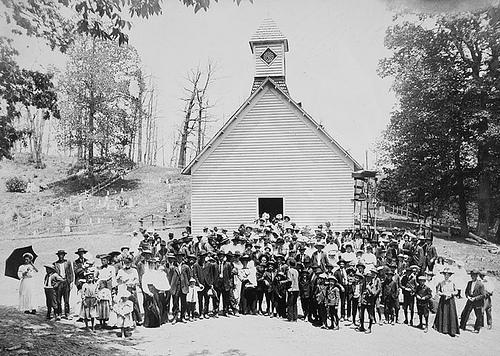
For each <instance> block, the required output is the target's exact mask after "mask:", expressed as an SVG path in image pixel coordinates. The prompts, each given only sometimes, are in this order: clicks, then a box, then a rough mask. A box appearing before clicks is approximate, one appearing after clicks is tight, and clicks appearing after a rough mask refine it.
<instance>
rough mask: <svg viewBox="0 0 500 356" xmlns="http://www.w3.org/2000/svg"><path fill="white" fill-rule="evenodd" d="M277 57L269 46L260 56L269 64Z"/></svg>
mask: <svg viewBox="0 0 500 356" xmlns="http://www.w3.org/2000/svg"><path fill="white" fill-rule="evenodd" d="M276 57H278V55H277V54H276V53H274V52H273V51H272V50H271V49H270V48H269V47H268V48H267V49H266V50H265V51H264V52H263V53H262V54H261V55H260V58H262V60H263V61H264V62H266V63H267V65H270V64H271V63H273V61H274V60H275V59H276Z"/></svg>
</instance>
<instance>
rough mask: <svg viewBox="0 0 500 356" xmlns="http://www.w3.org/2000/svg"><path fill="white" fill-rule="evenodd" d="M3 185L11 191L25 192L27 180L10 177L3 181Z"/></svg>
mask: <svg viewBox="0 0 500 356" xmlns="http://www.w3.org/2000/svg"><path fill="white" fill-rule="evenodd" d="M5 187H6V188H7V191H8V192H11V193H25V192H26V188H27V187H28V182H26V181H25V180H24V179H22V178H19V177H11V178H9V179H7V180H6V181H5Z"/></svg>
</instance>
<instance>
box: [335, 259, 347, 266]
mask: <svg viewBox="0 0 500 356" xmlns="http://www.w3.org/2000/svg"><path fill="white" fill-rule="evenodd" d="M341 263H343V264H345V265H346V264H347V261H346V260H344V259H343V258H341V259H340V260H338V261H337V264H338V265H340V264H341Z"/></svg>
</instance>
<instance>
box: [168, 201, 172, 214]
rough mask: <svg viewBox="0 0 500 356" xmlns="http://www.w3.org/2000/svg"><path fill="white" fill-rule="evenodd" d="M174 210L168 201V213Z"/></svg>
mask: <svg viewBox="0 0 500 356" xmlns="http://www.w3.org/2000/svg"><path fill="white" fill-rule="evenodd" d="M171 212H172V204H170V203H167V213H168V214H170V213H171Z"/></svg>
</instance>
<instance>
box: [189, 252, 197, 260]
mask: <svg viewBox="0 0 500 356" xmlns="http://www.w3.org/2000/svg"><path fill="white" fill-rule="evenodd" d="M187 257H188V258H191V259H194V260H196V256H195V255H193V254H192V253H190V254H189V255H188V256H187Z"/></svg>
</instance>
